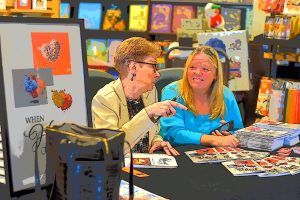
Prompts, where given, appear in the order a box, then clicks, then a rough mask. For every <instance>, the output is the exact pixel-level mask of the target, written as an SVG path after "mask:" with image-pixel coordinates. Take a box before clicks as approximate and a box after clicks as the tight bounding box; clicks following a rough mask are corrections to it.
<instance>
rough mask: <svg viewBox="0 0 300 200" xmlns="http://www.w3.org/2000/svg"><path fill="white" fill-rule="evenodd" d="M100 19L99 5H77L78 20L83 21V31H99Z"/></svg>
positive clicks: (100, 7)
mask: <svg viewBox="0 0 300 200" xmlns="http://www.w3.org/2000/svg"><path fill="white" fill-rule="evenodd" d="M101 18H102V4H101V3H82V2H81V3H79V11H78V19H84V27H85V29H92V30H99V29H100V24H101Z"/></svg>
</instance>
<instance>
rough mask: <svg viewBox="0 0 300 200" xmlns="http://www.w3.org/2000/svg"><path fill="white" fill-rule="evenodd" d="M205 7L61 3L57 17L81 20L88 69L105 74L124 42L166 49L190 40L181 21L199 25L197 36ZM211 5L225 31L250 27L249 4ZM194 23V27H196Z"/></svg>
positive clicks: (192, 0) (156, 2) (140, 0)
mask: <svg viewBox="0 0 300 200" xmlns="http://www.w3.org/2000/svg"><path fill="white" fill-rule="evenodd" d="M207 3H209V1H198V0H197V1H196V0H188V1H186V0H181V1H179V0H174V1H160V0H130V1H126V2H124V1H121V0H113V1H109V2H108V1H104V0H103V1H99V0H98V1H96V0H72V1H71V0H62V2H61V4H60V17H61V18H76V19H84V25H85V31H84V33H83V34H82V35H83V36H84V37H85V38H84V39H85V40H86V42H87V48H86V49H87V60H88V66H92V67H93V68H95V66H99V69H101V70H103V69H106V70H108V69H109V68H110V67H111V66H112V65H113V61H112V59H113V55H114V51H115V50H116V47H117V46H118V45H119V44H120V42H121V41H123V40H124V39H127V38H129V37H133V36H139V37H145V38H147V39H150V40H153V41H156V42H158V43H159V44H163V45H164V46H162V49H166V48H165V47H167V46H168V44H169V43H171V42H173V41H176V40H177V38H178V37H191V34H190V33H186V32H184V31H181V27H182V26H183V25H182V24H181V19H187V20H195V21H198V22H199V21H201V23H200V24H201V27H197V31H196V32H201V30H202V19H203V18H204V17H203V16H204V12H205V9H204V7H205V5H206V4H207ZM215 3H216V4H219V5H221V7H222V9H221V11H220V12H221V14H222V16H223V17H224V19H225V21H226V22H227V23H226V24H225V28H226V29H227V30H240V29H244V28H247V27H250V26H251V23H248V22H247V23H246V22H245V21H246V20H247V21H251V16H252V15H251V13H252V0H247V1H238V2H237V1H230V0H228V1H226V0H223V1H218V2H217V1H215ZM248 18H249V19H248ZM198 22H195V23H197V24H199V23H198ZM186 24H188V23H186ZM203 26H204V25H203ZM194 36H195V31H194ZM193 38H194V39H195V38H196V37H193ZM195 42H196V40H195ZM167 43H168V44H167ZM163 60H164V59H162V63H161V64H162V65H161V66H163V63H164V61H163Z"/></svg>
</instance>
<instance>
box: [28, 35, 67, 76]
mask: <svg viewBox="0 0 300 200" xmlns="http://www.w3.org/2000/svg"><path fill="white" fill-rule="evenodd" d="M31 41H32V52H33V61H34V67H35V68H37V69H39V68H52V70H53V75H67V74H71V73H72V69H71V60H70V44H69V35H68V33H49V32H47V33H46V32H45V33H41V32H34V33H31Z"/></svg>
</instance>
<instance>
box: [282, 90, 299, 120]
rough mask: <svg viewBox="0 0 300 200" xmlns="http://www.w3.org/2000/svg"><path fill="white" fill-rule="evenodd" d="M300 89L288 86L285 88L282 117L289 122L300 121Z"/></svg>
mask: <svg viewBox="0 0 300 200" xmlns="http://www.w3.org/2000/svg"><path fill="white" fill-rule="evenodd" d="M299 105H300V90H298V89H292V88H289V89H288V90H287V97H286V105H285V107H286V108H285V113H284V115H285V116H284V118H285V122H287V123H290V124H297V123H300V121H298V120H299V118H300V117H299V115H300V112H299Z"/></svg>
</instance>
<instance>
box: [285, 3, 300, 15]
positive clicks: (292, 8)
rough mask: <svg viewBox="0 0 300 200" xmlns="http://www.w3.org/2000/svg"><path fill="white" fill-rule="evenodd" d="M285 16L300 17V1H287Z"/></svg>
mask: <svg viewBox="0 0 300 200" xmlns="http://www.w3.org/2000/svg"><path fill="white" fill-rule="evenodd" d="M284 2H285V3H284V8H283V14H286V15H300V4H299V1H294V0H285V1H284Z"/></svg>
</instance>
